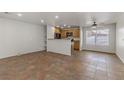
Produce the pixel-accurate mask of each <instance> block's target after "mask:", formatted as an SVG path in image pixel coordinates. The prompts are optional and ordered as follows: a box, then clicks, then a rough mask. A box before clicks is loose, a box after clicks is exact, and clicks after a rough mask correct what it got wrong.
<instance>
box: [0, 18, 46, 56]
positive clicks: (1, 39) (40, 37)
mask: <svg viewBox="0 0 124 93" xmlns="http://www.w3.org/2000/svg"><path fill="white" fill-rule="evenodd" d="M41 50H44V27H42V26H40V25H35V24H29V23H24V22H21V21H15V20H9V19H3V18H0V58H5V57H10V56H15V55H19V54H25V53H29V52H35V51H41Z"/></svg>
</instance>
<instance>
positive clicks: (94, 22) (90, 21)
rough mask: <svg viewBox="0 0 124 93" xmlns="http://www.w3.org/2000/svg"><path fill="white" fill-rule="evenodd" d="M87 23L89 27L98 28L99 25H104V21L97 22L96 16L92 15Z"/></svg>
mask: <svg viewBox="0 0 124 93" xmlns="http://www.w3.org/2000/svg"><path fill="white" fill-rule="evenodd" d="M88 21H89V23H90V24H89V25H90V26H91V28H100V27H104V25H105V24H104V23H103V22H101V23H98V22H97V20H96V17H94V16H92V17H91V18H90V19H89V20H88Z"/></svg>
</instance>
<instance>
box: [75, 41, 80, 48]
mask: <svg viewBox="0 0 124 93" xmlns="http://www.w3.org/2000/svg"><path fill="white" fill-rule="evenodd" d="M79 49H80V43H79V41H74V50H79Z"/></svg>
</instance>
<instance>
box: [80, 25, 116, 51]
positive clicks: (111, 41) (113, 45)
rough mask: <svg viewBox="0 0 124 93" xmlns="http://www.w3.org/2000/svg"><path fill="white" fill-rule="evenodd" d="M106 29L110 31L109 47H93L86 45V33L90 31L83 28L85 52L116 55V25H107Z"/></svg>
mask: <svg viewBox="0 0 124 93" xmlns="http://www.w3.org/2000/svg"><path fill="white" fill-rule="evenodd" d="M104 28H106V29H109V30H110V34H109V46H93V45H86V36H85V34H86V31H87V29H90V28H89V27H83V39H84V40H83V41H82V42H83V49H84V50H94V51H101V52H108V53H115V49H116V25H115V24H110V25H105V26H104Z"/></svg>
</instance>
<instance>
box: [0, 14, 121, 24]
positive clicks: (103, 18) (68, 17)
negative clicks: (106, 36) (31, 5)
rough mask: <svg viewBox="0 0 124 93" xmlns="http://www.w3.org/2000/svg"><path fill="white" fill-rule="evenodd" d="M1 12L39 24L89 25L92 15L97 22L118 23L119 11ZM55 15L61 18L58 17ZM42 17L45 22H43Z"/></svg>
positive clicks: (12, 17) (9, 17)
mask: <svg viewBox="0 0 124 93" xmlns="http://www.w3.org/2000/svg"><path fill="white" fill-rule="evenodd" d="M20 13H21V14H22V16H17V14H18V12H6V13H5V12H0V17H4V18H8V19H14V20H19V21H24V22H28V23H33V24H38V25H46V24H50V25H64V24H66V25H75V26H76V25H77V26H87V25H90V24H92V21H91V17H95V19H96V22H97V23H104V24H111V23H116V21H117V19H118V16H119V15H120V14H122V13H119V12H20ZM55 16H58V17H59V18H58V19H56V18H55ZM41 19H42V20H44V23H41Z"/></svg>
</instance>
